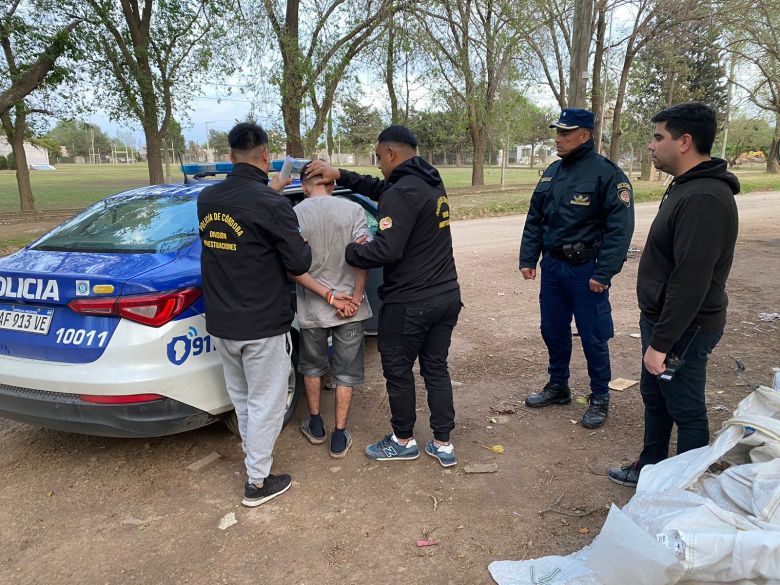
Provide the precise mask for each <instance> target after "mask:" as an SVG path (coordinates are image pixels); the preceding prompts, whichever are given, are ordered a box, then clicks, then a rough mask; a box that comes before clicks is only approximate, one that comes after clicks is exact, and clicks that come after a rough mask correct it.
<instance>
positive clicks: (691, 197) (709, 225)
mask: <svg viewBox="0 0 780 585" xmlns="http://www.w3.org/2000/svg"><path fill="white" fill-rule="evenodd" d="M737 193H739V180H738V179H737V177H736V176H734V175H733V174H732V173H730V172H728V171H727V170H726V161H724V160H722V159H719V158H713V159H712V160H709V161H706V162H703V163H701V164H699V165H697V166H695V167H694V168H692V169H691V170H689V171H688V172H686V173H683V174H682V175H680V176H679V177H676V178H675V179H674V181H672V183H671V185H669V188H668V189H667V190H666V193H665V194H664V198H663V199H662V200H661V205H660V207H659V209H658V215H656V216H655V219H654V220H653V224H652V225H651V226H650V231H649V232H648V234H647V243H646V244H645V249H644V250H642V258H641V260H640V261H639V272H638V274H637V281H636V292H637V297H638V299H639V308H640V310H641V311H642V317H644V318H645V319H647V320H648V321H650V322H652V323H655V327H653V335H652V337H651V338H650V346H651V347H652V348H653V349H655V350H657V351H660V352H663V353H668V352H669V351H670V350H671V349H672V346H673V345H674V344H675V343H676V342H677V341H678V340H679V339H680V337H682V335H683V333H684V332H685V331H686V330H687V329H694V328H695V329H701V330H702V331H709V332H717V331H722V330H723V328H724V327H725V325H726V306H727V305H728V296H727V295H726V280H727V279H728V277H729V271H730V270H731V263H732V261H733V260H734V246H735V244H736V241H737V231H738V228H739V217H738V213H737V203H736V201H735V199H734V195H736V194H737Z"/></svg>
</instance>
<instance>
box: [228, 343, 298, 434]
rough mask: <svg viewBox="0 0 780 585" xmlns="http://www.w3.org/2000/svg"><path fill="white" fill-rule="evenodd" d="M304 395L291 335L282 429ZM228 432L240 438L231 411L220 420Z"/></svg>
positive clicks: (296, 346) (236, 418) (234, 412)
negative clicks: (285, 404)
mask: <svg viewBox="0 0 780 585" xmlns="http://www.w3.org/2000/svg"><path fill="white" fill-rule="evenodd" d="M303 393H304V386H303V375H302V374H300V373H299V372H298V339H297V336H295V335H293V349H292V354H291V360H290V376H289V378H288V390H287V410H286V411H285V412H284V422H283V423H282V428H284V427H285V426H287V423H289V422H290V421H291V420H292V417H293V414H295V408H296V406H298V401H299V400H300V399H301V396H302V395H303ZM222 420H223V422H224V423H225V426H226V427H227V428H228V430H229V431H230V432H231V433H233V434H234V435H235V436H237V437H240V436H241V433H240V432H239V430H238V417H237V416H236V411H235V410H231V411H230V412H229V413H228V414H226V415H225V418H224V419H222Z"/></svg>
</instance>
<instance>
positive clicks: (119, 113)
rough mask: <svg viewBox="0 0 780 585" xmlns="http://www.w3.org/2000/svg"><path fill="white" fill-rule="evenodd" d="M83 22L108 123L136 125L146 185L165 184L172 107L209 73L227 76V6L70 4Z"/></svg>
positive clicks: (205, 1)
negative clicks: (166, 142) (140, 133)
mask: <svg viewBox="0 0 780 585" xmlns="http://www.w3.org/2000/svg"><path fill="white" fill-rule="evenodd" d="M66 4H67V6H68V8H69V10H70V11H71V12H72V13H74V14H77V15H79V16H80V17H81V18H82V19H83V21H84V23H85V29H86V30H85V32H86V33H87V34H86V35H85V38H84V51H85V53H86V54H87V55H88V56H89V60H90V66H91V70H92V73H93V77H94V79H95V82H96V83H97V84H99V85H100V87H101V98H102V105H103V107H104V108H106V109H107V110H108V111H109V113H110V115H111V116H112V118H113V119H116V120H128V119H134V120H137V121H138V122H140V124H141V127H142V128H143V131H144V136H145V138H146V157H147V165H148V167H149V182H150V183H151V184H158V183H162V182H163V169H162V149H163V142H164V140H165V138H166V137H167V136H168V132H169V126H170V124H171V120H172V119H173V110H174V104H177V105H178V106H179V107H184V105H185V104H186V103H187V101H188V99H189V97H190V96H191V95H192V93H193V92H194V91H195V90H196V88H197V87H198V86H199V84H200V83H201V82H202V81H203V78H204V75H205V74H206V73H208V72H210V71H214V70H217V69H218V70H220V72H221V74H222V75H224V74H229V73H230V72H231V63H230V59H228V55H227V48H228V47H229V46H231V41H232V37H231V35H230V34H229V32H230V30H232V29H230V28H229V27H228V26H227V20H228V12H229V8H230V6H232V3H230V2H228V1H227V0H182V1H180V2H174V1H160V0H140V1H139V0H118V1H116V0H67V1H66Z"/></svg>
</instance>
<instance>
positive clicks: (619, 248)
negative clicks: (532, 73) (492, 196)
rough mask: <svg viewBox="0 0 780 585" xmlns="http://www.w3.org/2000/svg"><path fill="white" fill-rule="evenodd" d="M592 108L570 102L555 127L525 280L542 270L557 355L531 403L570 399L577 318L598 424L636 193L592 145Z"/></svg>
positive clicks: (605, 402) (530, 228)
mask: <svg viewBox="0 0 780 585" xmlns="http://www.w3.org/2000/svg"><path fill="white" fill-rule="evenodd" d="M593 126H594V124H593V113H592V112H589V111H587V110H582V109H575V108H570V109H565V110H563V111H562V112H561V116H560V118H559V120H558V121H557V122H556V123H554V124H551V125H550V128H555V129H556V133H557V134H556V138H555V148H556V150H557V153H558V156H559V157H560V160H558V161H555V162H554V163H553V164H551V165H550V166H549V167H547V169H546V170H545V171H544V174H543V175H542V178H541V179H540V180H539V184H538V185H537V187H536V190H535V191H534V194H533V197H532V198H531V205H530V208H529V210H528V217H527V219H526V222H525V229H524V230H523V240H522V244H521V247H520V272H521V274H522V275H523V278H524V279H526V280H529V279H530V280H533V279H535V278H536V263H537V261H538V260H539V256H540V255H541V256H542V260H541V263H540V265H539V266H540V267H541V272H542V282H541V292H540V295H539V305H540V308H541V316H542V323H541V330H542V338H543V339H544V342H545V344H546V345H547V351H548V353H549V356H550V362H549V367H548V370H547V371H548V373H549V375H550V381H549V382H548V383H547V385H546V386H545V387H544V388H543V389H542V390H541V391H540V392H538V393H536V394H531V395H530V396H528V397H527V398H526V400H525V403H526V404H527V405H528V406H531V407H541V406H547V405H548V404H567V403H569V402H571V390H570V389H569V385H568V381H569V361H570V359H571V350H572V341H571V340H572V332H571V319H572V315H574V319H575V321H576V323H577V331H578V333H579V337H580V340H581V341H582V348H583V350H584V352H585V359H586V360H587V362H588V374H589V376H590V389H591V394H590V396H589V398H588V402H589V405H588V409H587V411H586V412H585V414H584V416H583V417H582V425H583V426H584V427H587V428H598V427H600V426H601V425H603V424H604V420H605V419H606V417H607V414H608V412H609V386H608V384H609V381H610V378H611V372H610V365H609V346H608V342H609V340H610V339H611V338H612V336H613V334H614V332H613V327H612V309H611V307H610V304H609V290H608V289H609V286H610V283H611V281H612V277H613V276H615V275H616V274H617V273H618V272H620V269H621V268H622V267H623V262H624V261H625V259H626V253H627V251H628V246H629V244H630V242H631V235H632V233H633V231H634V209H633V193H632V189H631V184H630V183H629V181H628V179H627V178H626V176H625V175H624V174H623V172H622V171H621V170H620V168H619V167H618V166H617V165H615V164H614V163H613V162H612V161H610V160H609V159H607V158H605V157H603V156H601V155H600V154H597V153H596V151H595V149H594V146H593Z"/></svg>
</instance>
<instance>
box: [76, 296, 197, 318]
mask: <svg viewBox="0 0 780 585" xmlns="http://www.w3.org/2000/svg"><path fill="white" fill-rule="evenodd" d="M200 296H201V290H200V289H199V288H197V287H191V288H185V289H182V290H176V291H169V292H161V293H152V294H145V295H129V296H125V297H115V298H100V299H74V300H72V301H71V302H69V303H68V306H69V307H70V308H71V309H72V310H73V311H75V312H76V313H81V314H83V315H117V316H119V317H124V318H125V319H130V320H131V321H135V322H137V323H141V324H142V325H149V326H150V327H160V326H161V325H165V324H166V323H168V322H169V321H170V320H171V319H173V318H175V317H176V316H177V315H179V314H181V313H182V311H184V310H185V309H186V308H187V307H189V306H190V305H192V303H194V302H195V301H197V300H198V299H199V298H200Z"/></svg>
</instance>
